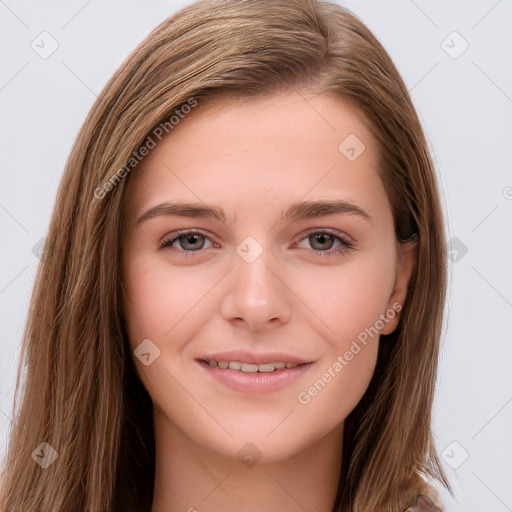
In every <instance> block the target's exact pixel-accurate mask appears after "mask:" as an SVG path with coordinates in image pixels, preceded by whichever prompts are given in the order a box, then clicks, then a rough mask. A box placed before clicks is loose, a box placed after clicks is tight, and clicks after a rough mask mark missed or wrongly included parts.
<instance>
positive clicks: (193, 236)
mask: <svg viewBox="0 0 512 512" xmlns="http://www.w3.org/2000/svg"><path fill="white" fill-rule="evenodd" d="M208 241H209V242H210V243H211V244H212V245H211V246H210V247H213V242H212V241H211V239H210V238H209V237H207V236H206V235H204V234H203V233H199V232H197V231H178V232H177V233H172V234H171V235H169V236H167V237H165V238H164V239H163V240H162V241H161V242H160V243H159V247H160V249H165V248H170V249H171V250H173V251H176V252H183V253H185V254H187V253H193V252H198V251H200V250H201V249H205V248H206V249H207V248H209V247H205V245H207V242H208ZM178 247H179V248H178ZM187 255H188V254H187Z"/></svg>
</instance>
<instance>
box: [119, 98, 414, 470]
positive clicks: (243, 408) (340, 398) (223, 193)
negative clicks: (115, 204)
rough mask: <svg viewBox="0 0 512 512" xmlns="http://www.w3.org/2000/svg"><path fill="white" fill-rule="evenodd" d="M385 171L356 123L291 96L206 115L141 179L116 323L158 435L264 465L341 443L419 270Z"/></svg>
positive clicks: (137, 175) (129, 197) (150, 162)
mask: <svg viewBox="0 0 512 512" xmlns="http://www.w3.org/2000/svg"><path fill="white" fill-rule="evenodd" d="M378 166H379V163H378V152H377V146H376V143H375V141H374V139H373V138H372V136H371V135H370V133H369V131H368V130H367V129H366V127H365V125H364V123H363V121H362V118H361V117H360V116H359V114H358V112H357V110H356V109H355V108H353V107H352V106H351V105H350V104H348V103H347V102H345V101H344V100H342V99H340V98H337V97H332V96H328V95H325V94H320V95H316V96H310V97H307V99H305V98H303V97H301V96H299V95H297V94H296V93H293V92H290V93H282V94H279V95H275V96H272V97H270V98H267V99H251V100H248V101H244V102H242V103H233V102H230V101H229V100H224V101H223V102H221V103H219V104H217V105H215V106H208V107H206V108H204V109H200V108H199V107H198V108H197V109H196V111H193V112H192V113H190V114H189V115H188V116H187V117H186V118H185V119H183V120H182V121H181V122H180V124H178V125H177V126H175V127H174V129H173V131H172V132H171V133H170V135H169V136H168V137H167V138H165V139H163V140H162V142H160V143H159V144H158V145H157V146H156V147H155V148H154V149H152V151H151V153H150V154H149V155H148V156H147V157H146V158H145V160H144V161H143V162H142V168H141V166H140V165H139V167H138V168H137V169H136V170H134V171H133V175H132V176H130V183H129V184H128V187H127V190H126V196H125V212H126V215H125V223H126V224H125V229H126V231H125V238H124V246H123V256H122V281H123V288H124V292H125V296H124V314H125V318H126V323H127V328H128V332H129V338H130V345H131V348H132V353H133V358H134V361H135V364H136V367H137V371H138V373H139V375H140V378H141V380H142V382H143V384H144V386H145V387H146V389H147V390H148V392H149V394H150V396H151V398H152V401H153V404H154V414H155V423H156V425H157V428H158V425H164V424H166V425H168V426H169V427H170V428H171V429H173V430H174V431H175V432H180V434H181V435H183V436H186V438H187V439H188V440H189V441H190V442H191V443H193V444H194V445H195V446H200V447H204V448H207V449H210V450H213V451H215V452H217V453H218V454H224V455H226V456H228V457H232V458H237V457H238V458H240V457H241V454H242V455H243V450H244V449H245V450H249V451H250V450H254V451H255V452H256V453H257V457H258V458H260V457H261V462H275V461H279V460H285V459H286V458H289V457H291V456H293V455H296V454H299V453H300V452H301V451H303V450H305V449H306V448H307V447H308V446H311V444H312V443H314V442H316V441H318V440H320V439H322V438H324V437H325V436H327V435H328V434H329V433H332V432H333V431H335V430H336V431H339V432H341V429H342V426H343V422H344V419H345V418H346V417H347V415H348V414H349V413H350V412H351V411H352V409H353V408H354V407H355V406H356V404H357V403H358V402H359V400H360V399H361V397H362V395H363V394H364V392H365V390H366V389H367V387H368V384H369V382H370V379H371V377H372V374H373V371H374V368H375V363H376V358H377V350H378V344H379V336H380V334H389V333H391V332H392V331H393V330H394V329H395V328H396V325H397V322H398V318H399V310H400V308H401V305H402V304H403V303H404V300H405V293H406V286H407V281H408V279H409V276H410V273H411V268H412V264H413V254H412V251H410V250H408V249H401V248H400V247H399V246H398V245H397V244H396V241H395V238H394V225H393V217H392V213H391V206H390V204H389V201H388V198H387V195H386V192H385V189H384V188H383V185H382V182H381V180H380V178H379V175H378ZM381 342H385V341H384V340H383V341H381ZM225 366H228V367H227V368H225ZM247 443H252V445H248V444H247ZM248 446H250V448H247V447H248ZM254 447H256V448H254ZM240 450H242V451H240Z"/></svg>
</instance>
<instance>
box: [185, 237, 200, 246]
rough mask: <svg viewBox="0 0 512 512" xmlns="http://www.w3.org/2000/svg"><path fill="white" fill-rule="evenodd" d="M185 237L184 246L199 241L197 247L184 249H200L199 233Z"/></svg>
mask: <svg viewBox="0 0 512 512" xmlns="http://www.w3.org/2000/svg"><path fill="white" fill-rule="evenodd" d="M184 238H185V246H188V245H189V244H190V245H192V246H194V245H195V244H198V243H199V246H198V247H197V246H196V247H185V249H187V248H188V249H200V248H201V247H202V240H201V238H202V236H201V235H187V236H185V237H184Z"/></svg>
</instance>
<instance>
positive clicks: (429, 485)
mask: <svg viewBox="0 0 512 512" xmlns="http://www.w3.org/2000/svg"><path fill="white" fill-rule="evenodd" d="M411 490H412V492H411V498H410V501H409V504H408V507H409V508H407V509H406V510H405V511H404V512H443V509H442V508H441V504H440V498H439V494H438V493H437V491H436V489H435V484H434V482H433V481H432V480H431V479H430V478H428V477H427V476H426V475H424V474H423V473H421V474H417V475H415V477H414V478H413V485H412V487H411Z"/></svg>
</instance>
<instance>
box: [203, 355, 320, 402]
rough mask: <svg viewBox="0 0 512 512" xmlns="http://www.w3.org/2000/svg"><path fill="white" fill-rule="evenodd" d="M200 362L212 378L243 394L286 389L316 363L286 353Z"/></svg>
mask: <svg viewBox="0 0 512 512" xmlns="http://www.w3.org/2000/svg"><path fill="white" fill-rule="evenodd" d="M197 362H198V363H199V364H200V365H201V367H202V368H203V369H204V370H205V371H206V373H207V374H209V375H210V376H211V377H213V378H214V379H216V380H217V381H219V382H220V383H222V384H224V385H225V386H227V387H229V388H231V389H234V390H236V391H241V392H244V393H256V394H264V393H270V392H273V391H278V390H280V389H283V388H285V387H287V386H289V385H291V384H292V383H293V382H295V381H296V380H298V379H299V378H300V377H301V376H302V375H303V374H304V373H305V372H306V371H307V370H308V369H309V368H310V367H311V365H312V364H313V362H308V361H304V360H300V359H298V358H296V357H294V356H289V355H284V354H281V355H279V354H272V355H254V354H253V355H251V354H248V353H245V354H229V355H228V354H220V355H209V356H206V357H203V358H200V359H197Z"/></svg>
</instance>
